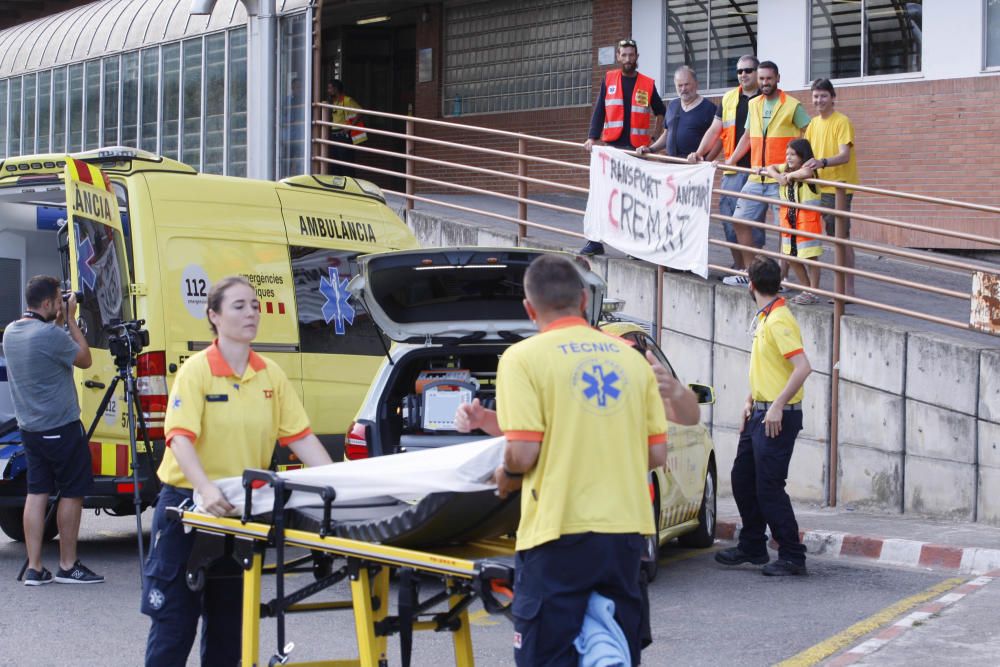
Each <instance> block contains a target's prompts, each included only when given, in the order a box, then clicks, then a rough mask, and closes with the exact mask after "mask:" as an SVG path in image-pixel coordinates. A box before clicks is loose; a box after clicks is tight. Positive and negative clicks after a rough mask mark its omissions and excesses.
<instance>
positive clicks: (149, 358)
mask: <svg viewBox="0 0 1000 667" xmlns="http://www.w3.org/2000/svg"><path fill="white" fill-rule="evenodd" d="M135 376H136V382H135V384H136V390H137V391H138V393H139V405H140V406H141V407H142V418H143V420H145V422H146V429H147V431H148V433H149V439H150V440H163V437H164V436H163V421H164V418H165V417H166V416H167V354H166V353H165V352H146V353H145V354H140V355H139V357H138V359H137V363H136V371H135Z"/></svg>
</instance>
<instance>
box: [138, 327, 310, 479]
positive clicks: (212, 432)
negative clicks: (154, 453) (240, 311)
mask: <svg viewBox="0 0 1000 667" xmlns="http://www.w3.org/2000/svg"><path fill="white" fill-rule="evenodd" d="M164 428H165V430H166V434H167V450H166V452H165V453H164V455H163V461H162V462H161V463H160V467H159V470H158V471H157V474H158V475H159V477H160V479H161V480H162V481H163V482H164V483H165V484H170V485H172V486H179V487H182V488H185V489H190V488H191V483H190V482H189V481H188V480H187V478H186V477H184V473H182V472H181V469H180V466H179V465H178V464H177V459H176V458H175V457H174V454H173V452H172V451H171V450H170V440H171V439H172V438H173V437H174V436H176V435H185V436H187V437H188V438H190V439H191V441H192V442H193V443H194V444H195V448H196V449H197V450H198V458H199V459H200V460H201V465H202V467H203V468H204V469H205V474H206V475H208V478H209V479H213V480H214V479H220V478H223V477H235V476H238V475H242V474H243V471H244V470H246V469H247V468H267V467H268V466H269V465H270V464H271V456H272V455H273V453H274V443H275V441H277V442H280V443H281V444H282V445H287V444H288V443H290V442H295V441H296V440H298V439H300V438H303V437H305V436H307V435H309V434H310V433H312V431H311V429H310V428H309V418H308V417H307V416H306V412H305V409H304V408H303V407H302V403H301V401H299V397H298V395H296V393H295V390H294V389H293V388H292V385H291V383H290V382H289V381H288V376H286V375H285V372H284V371H283V370H281V367H280V366H278V365H277V364H276V363H274V362H273V361H271V360H270V359H265V358H264V357H262V356H260V355H259V354H257V353H256V352H254V351H252V350H251V351H250V361H249V363H248V364H247V367H246V370H245V371H243V376H242V377H239V376H237V375H236V374H235V373H234V372H233V370H232V369H231V368H230V367H229V364H227V363H226V360H225V359H224V358H223V356H222V353H221V352H220V351H219V348H218V347H217V346H216V344H215V343H212V345H210V346H209V347H208V348H206V349H205V350H202V351H201V352H198V353H197V354H194V355H192V356H191V358H190V359H188V360H187V361H185V362H184V365H183V366H181V369H180V371H179V372H178V373H177V378H176V379H175V380H174V386H173V388H172V389H171V391H170V401H169V403H168V404H167V417H166V424H165V426H164Z"/></svg>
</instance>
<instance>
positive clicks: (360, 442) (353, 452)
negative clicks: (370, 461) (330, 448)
mask: <svg viewBox="0 0 1000 667" xmlns="http://www.w3.org/2000/svg"><path fill="white" fill-rule="evenodd" d="M368 455H369V453H368V429H367V427H366V426H365V425H364V424H361V423H358V422H352V423H351V428H349V429H347V437H346V438H344V458H346V459H347V460H348V461H354V460H357V459H366V458H368Z"/></svg>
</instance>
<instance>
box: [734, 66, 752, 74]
mask: <svg viewBox="0 0 1000 667" xmlns="http://www.w3.org/2000/svg"><path fill="white" fill-rule="evenodd" d="M756 71H757V68H756V67H740V68H739V69H737V70H736V73H737V74H749V73H750V72H756Z"/></svg>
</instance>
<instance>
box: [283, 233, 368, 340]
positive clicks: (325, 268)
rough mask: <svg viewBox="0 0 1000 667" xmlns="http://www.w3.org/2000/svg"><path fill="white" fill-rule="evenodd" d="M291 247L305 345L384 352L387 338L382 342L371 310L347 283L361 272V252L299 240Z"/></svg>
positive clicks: (297, 301)
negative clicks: (348, 289) (304, 244)
mask: <svg viewBox="0 0 1000 667" xmlns="http://www.w3.org/2000/svg"><path fill="white" fill-rule="evenodd" d="M289 251H290V253H291V259H292V276H293V278H294V281H295V302H296V306H297V308H298V314H299V340H300V343H301V349H302V351H303V352H305V353H318V354H358V355H368V356H381V355H384V354H385V350H386V347H387V345H388V343H383V340H382V339H381V333H380V332H379V330H378V327H376V326H375V323H374V322H373V321H372V319H371V316H370V315H369V314H368V311H366V310H365V309H364V306H363V305H362V304H361V303H358V302H357V301H355V299H354V298H353V297H351V296H349V295H348V294H347V292H346V289H345V288H346V285H347V281H348V280H350V279H351V278H353V277H354V276H355V275H357V273H358V262H357V256H358V253H356V252H348V251H342V250H330V249H326V248H305V247H299V246H292V247H290V248H289Z"/></svg>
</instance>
